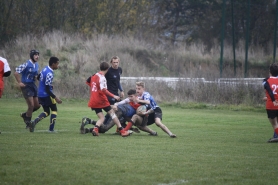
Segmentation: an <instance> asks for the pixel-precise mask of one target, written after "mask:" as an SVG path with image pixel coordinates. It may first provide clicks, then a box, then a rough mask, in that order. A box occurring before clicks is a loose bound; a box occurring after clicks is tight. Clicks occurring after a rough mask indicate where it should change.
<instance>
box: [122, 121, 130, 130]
mask: <svg viewBox="0 0 278 185" xmlns="http://www.w3.org/2000/svg"><path fill="white" fill-rule="evenodd" d="M131 127H132V122H128V123H127V125H126V127H125V128H124V131H128V130H129V129H130V128H131Z"/></svg>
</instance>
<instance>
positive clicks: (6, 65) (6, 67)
mask: <svg viewBox="0 0 278 185" xmlns="http://www.w3.org/2000/svg"><path fill="white" fill-rule="evenodd" d="M3 62H4V75H3V76H4V77H8V76H10V75H11V68H10V66H9V63H8V61H7V60H6V59H4V60H3Z"/></svg>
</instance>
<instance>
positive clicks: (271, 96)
mask: <svg viewBox="0 0 278 185" xmlns="http://www.w3.org/2000/svg"><path fill="white" fill-rule="evenodd" d="M263 85H264V88H265V90H266V91H267V93H268V95H269V96H270V98H271V101H272V102H274V101H275V97H274V94H273V92H272V90H271V88H270V85H269V83H268V81H267V80H264V83H263Z"/></svg>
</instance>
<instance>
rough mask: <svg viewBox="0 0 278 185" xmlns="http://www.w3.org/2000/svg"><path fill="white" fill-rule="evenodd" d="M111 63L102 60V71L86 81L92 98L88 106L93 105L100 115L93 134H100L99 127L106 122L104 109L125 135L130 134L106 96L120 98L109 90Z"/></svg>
mask: <svg viewBox="0 0 278 185" xmlns="http://www.w3.org/2000/svg"><path fill="white" fill-rule="evenodd" d="M109 67H110V66H109V64H108V63H107V62H102V63H101V64H100V71H99V72H98V73H96V74H94V75H93V76H91V77H89V78H88V79H87V81H86V83H87V85H89V86H90V93H91V94H90V100H89V102H88V107H91V109H92V110H94V111H95V112H96V114H97V116H98V118H99V119H98V120H97V122H96V125H95V127H94V129H93V131H92V134H93V136H98V135H99V127H100V125H101V124H102V123H103V122H104V114H103V112H102V109H103V110H104V111H105V112H107V113H109V115H110V116H111V118H112V119H113V121H114V122H115V124H116V125H117V127H118V128H119V131H120V133H121V135H122V136H123V137H126V136H129V132H127V131H124V130H123V127H122V125H121V123H120V121H119V119H118V117H117V116H116V114H115V112H114V110H113V109H112V108H111V106H110V103H109V101H108V99H107V97H106V95H107V96H110V97H113V98H115V99H117V100H118V99H120V97H119V96H116V95H114V94H112V93H110V92H109V91H108V90H107V83H106V78H105V74H106V73H107V71H108V69H109Z"/></svg>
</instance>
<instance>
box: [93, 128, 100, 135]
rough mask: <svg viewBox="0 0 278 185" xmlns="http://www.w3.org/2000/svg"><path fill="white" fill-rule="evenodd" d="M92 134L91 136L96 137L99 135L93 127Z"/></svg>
mask: <svg viewBox="0 0 278 185" xmlns="http://www.w3.org/2000/svg"><path fill="white" fill-rule="evenodd" d="M92 134H93V136H98V135H99V133H98V128H97V127H95V128H94V129H93V131H92Z"/></svg>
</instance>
